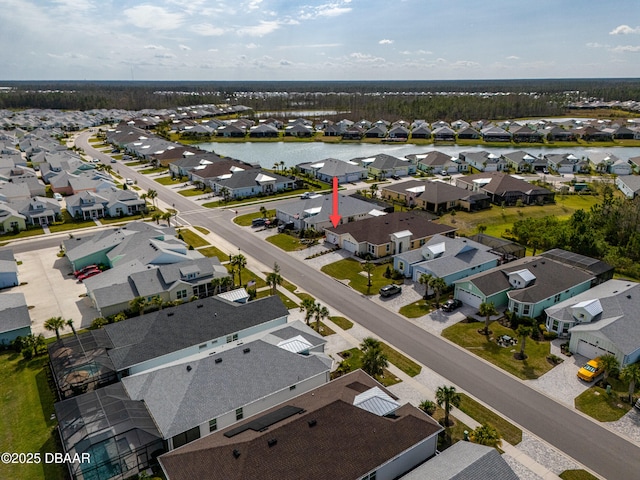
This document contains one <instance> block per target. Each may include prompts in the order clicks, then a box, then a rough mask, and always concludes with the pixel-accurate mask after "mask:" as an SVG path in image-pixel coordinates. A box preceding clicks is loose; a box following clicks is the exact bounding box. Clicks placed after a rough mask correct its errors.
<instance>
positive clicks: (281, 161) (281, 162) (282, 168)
mask: <svg viewBox="0 0 640 480" xmlns="http://www.w3.org/2000/svg"><path fill="white" fill-rule="evenodd" d="M280 171H281V172H284V160H280Z"/></svg>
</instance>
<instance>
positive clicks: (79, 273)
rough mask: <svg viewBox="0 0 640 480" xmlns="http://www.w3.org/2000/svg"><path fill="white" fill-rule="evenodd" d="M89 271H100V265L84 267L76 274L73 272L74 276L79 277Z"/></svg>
mask: <svg viewBox="0 0 640 480" xmlns="http://www.w3.org/2000/svg"><path fill="white" fill-rule="evenodd" d="M89 270H99V267H98V265H87V266H86V267H82V268H80V269H78V270H76V271H75V272H73V274H74V275H75V276H76V277H77V276H78V275H82V274H83V273H86V272H88V271H89Z"/></svg>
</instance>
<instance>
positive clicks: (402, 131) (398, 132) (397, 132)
mask: <svg viewBox="0 0 640 480" xmlns="http://www.w3.org/2000/svg"><path fill="white" fill-rule="evenodd" d="M389 138H391V139H393V140H407V139H408V138H409V129H408V128H407V127H405V126H404V125H395V126H393V127H391V129H390V130H389Z"/></svg>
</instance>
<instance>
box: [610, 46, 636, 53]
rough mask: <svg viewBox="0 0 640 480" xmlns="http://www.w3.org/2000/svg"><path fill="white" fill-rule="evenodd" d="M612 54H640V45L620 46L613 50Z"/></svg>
mask: <svg viewBox="0 0 640 480" xmlns="http://www.w3.org/2000/svg"><path fill="white" fill-rule="evenodd" d="M611 51H612V52H640V45H618V46H617V47H614V48H612V49H611Z"/></svg>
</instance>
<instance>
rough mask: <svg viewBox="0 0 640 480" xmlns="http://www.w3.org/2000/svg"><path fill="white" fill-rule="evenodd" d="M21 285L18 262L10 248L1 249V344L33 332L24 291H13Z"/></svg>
mask: <svg viewBox="0 0 640 480" xmlns="http://www.w3.org/2000/svg"><path fill="white" fill-rule="evenodd" d="M18 285H19V279H18V264H17V263H16V259H15V257H14V254H13V251H12V250H10V249H6V250H0V290H9V291H8V292H2V293H0V346H1V347H6V346H8V345H10V344H11V342H13V341H14V340H15V339H16V338H18V337H22V338H24V337H26V336H28V335H30V334H31V317H30V315H29V308H28V307H27V301H26V299H25V296H24V294H23V293H20V292H11V291H10V289H11V288H12V287H17V286H18Z"/></svg>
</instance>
